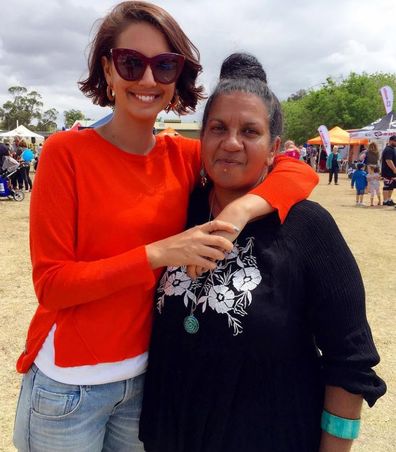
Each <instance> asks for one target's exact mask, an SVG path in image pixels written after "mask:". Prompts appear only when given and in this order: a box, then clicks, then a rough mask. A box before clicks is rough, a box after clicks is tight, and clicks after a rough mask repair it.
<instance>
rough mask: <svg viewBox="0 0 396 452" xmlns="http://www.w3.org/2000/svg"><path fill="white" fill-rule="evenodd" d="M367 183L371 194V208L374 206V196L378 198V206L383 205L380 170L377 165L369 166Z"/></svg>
mask: <svg viewBox="0 0 396 452" xmlns="http://www.w3.org/2000/svg"><path fill="white" fill-rule="evenodd" d="M367 168H368V174H367V183H368V188H369V192H370V206H374V196H377V199H378V205H379V206H380V205H381V190H380V180H381V176H380V174H379V168H378V166H376V165H368V166H367Z"/></svg>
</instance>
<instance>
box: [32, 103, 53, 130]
mask: <svg viewBox="0 0 396 452" xmlns="http://www.w3.org/2000/svg"><path fill="white" fill-rule="evenodd" d="M58 115H59V112H58V110H56V109H55V108H50V109H49V110H46V111H45V112H44V113H43V114H42V116H41V118H40V120H39V121H38V123H37V125H36V127H35V129H36V130H37V131H41V132H53V131H55V130H56V128H57V124H56V119H57V117H58Z"/></svg>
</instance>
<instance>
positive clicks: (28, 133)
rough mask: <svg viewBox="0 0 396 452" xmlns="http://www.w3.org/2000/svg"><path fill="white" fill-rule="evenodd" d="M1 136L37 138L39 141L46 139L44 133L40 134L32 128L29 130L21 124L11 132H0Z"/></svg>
mask: <svg viewBox="0 0 396 452" xmlns="http://www.w3.org/2000/svg"><path fill="white" fill-rule="evenodd" d="M0 137H1V138H6V137H8V138H12V137H21V138H35V139H37V140H39V141H44V137H43V135H39V134H38V133H36V132H33V131H32V130H29V129H28V128H27V127H25V126H23V125H20V126H18V127H16V128H15V129H13V130H10V131H9V132H3V133H0Z"/></svg>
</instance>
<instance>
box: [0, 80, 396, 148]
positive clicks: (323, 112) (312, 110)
mask: <svg viewBox="0 0 396 452" xmlns="http://www.w3.org/2000/svg"><path fill="white" fill-rule="evenodd" d="M384 85H388V86H390V87H391V88H392V89H393V90H394V92H395V93H396V74H393V73H374V74H367V73H363V74H356V73H354V72H352V73H350V74H349V76H348V77H347V78H346V79H343V80H341V81H336V80H334V78H332V77H328V78H327V79H326V81H325V82H324V83H322V84H321V86H320V88H317V89H313V88H311V89H308V90H305V89H300V90H298V91H297V92H296V93H294V94H292V95H291V96H290V97H289V98H288V99H287V100H285V101H283V102H282V108H283V113H284V118H285V129H284V138H285V139H292V140H294V141H295V142H297V143H304V142H305V141H306V140H307V139H309V138H312V137H313V136H316V135H317V134H318V132H317V129H318V127H319V125H321V124H325V125H326V126H327V127H328V128H329V129H330V128H332V127H334V126H336V125H337V126H339V127H341V128H343V129H359V128H361V127H364V126H366V125H367V124H369V123H371V122H373V121H374V120H376V119H378V118H380V117H382V116H383V115H384V114H385V110H384V107H383V103H382V99H381V95H380V93H379V89H380V88H381V87H382V86H384ZM8 92H9V94H10V95H11V97H12V99H11V100H8V101H7V102H5V103H4V104H3V106H2V107H0V120H1V121H0V128H1V129H3V130H10V129H13V128H15V127H16V124H17V121H18V123H19V124H23V125H25V126H26V127H28V128H30V129H32V130H36V131H42V132H46V131H47V132H53V131H55V130H56V129H57V123H56V120H57V118H58V116H59V112H58V111H57V110H56V109H55V108H51V109H49V110H45V111H43V102H42V96H41V95H40V93H38V92H37V91H30V92H29V91H28V90H27V88H25V87H23V86H12V87H10V88H8ZM63 116H64V123H65V126H66V128H69V127H71V126H72V125H73V123H74V122H75V121H76V120H82V119H87V118H86V117H85V115H84V114H83V113H82V112H81V111H80V110H74V109H71V110H66V111H64V112H63Z"/></svg>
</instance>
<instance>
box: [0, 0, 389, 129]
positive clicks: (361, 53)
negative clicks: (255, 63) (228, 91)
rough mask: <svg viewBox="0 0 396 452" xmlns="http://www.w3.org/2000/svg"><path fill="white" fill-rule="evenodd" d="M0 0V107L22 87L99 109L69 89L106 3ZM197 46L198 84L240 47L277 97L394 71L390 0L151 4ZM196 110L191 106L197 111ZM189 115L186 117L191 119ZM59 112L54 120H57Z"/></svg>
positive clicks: (168, 0) (59, 104)
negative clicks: (1, 0) (351, 75)
mask: <svg viewBox="0 0 396 452" xmlns="http://www.w3.org/2000/svg"><path fill="white" fill-rule="evenodd" d="M4 3H5V4H4V5H2V19H3V20H2V32H1V37H0V105H1V104H3V103H4V102H5V101H6V100H7V99H8V95H7V88H8V87H10V86H12V85H22V86H26V87H27V88H28V89H29V90H33V89H34V90H37V91H38V92H40V93H41V94H42V96H43V100H44V103H45V108H51V107H55V108H56V109H57V110H58V111H59V112H60V114H61V115H62V113H63V111H64V110H67V109H70V108H76V109H80V110H82V111H83V112H84V113H85V114H86V115H87V116H89V117H91V118H94V119H98V118H100V117H102V116H104V115H105V114H107V112H108V110H107V109H106V110H105V111H104V110H103V109H101V108H100V107H96V106H93V105H92V103H91V102H90V100H88V99H86V98H85V97H84V96H83V95H82V94H81V93H80V92H79V90H78V87H77V82H78V80H80V79H81V78H82V77H83V76H84V74H85V73H86V49H87V45H88V43H89V40H90V38H91V36H90V33H91V29H92V25H93V23H94V22H95V20H96V19H98V18H100V17H103V16H104V15H105V14H106V12H108V10H109V9H110V8H111V7H112V6H113V5H114V4H115V3H116V2H113V1H107V0H96V1H94V0H84V2H81V0H62V1H60V0H41V1H40V2H39V3H37V2H31V1H30V0H14V1H12V2H4ZM155 3H157V4H159V5H161V6H163V7H164V8H165V9H167V10H168V11H169V12H170V13H171V14H172V15H173V16H174V17H175V18H176V20H177V21H178V22H179V23H180V25H181V26H182V28H183V29H184V31H185V32H186V34H187V35H188V36H189V37H190V39H191V40H192V41H193V42H194V43H195V44H196V45H197V47H198V48H199V50H200V52H201V59H202V64H203V66H204V74H203V75H202V77H201V80H202V82H203V83H204V85H205V87H206V88H207V90H210V89H211V88H213V86H214V85H215V83H216V80H217V76H218V71H219V68H220V64H221V62H222V60H223V59H224V58H225V57H226V56H227V55H228V54H230V53H231V52H234V51H238V50H244V51H248V52H251V53H253V54H254V55H256V56H257V57H258V58H259V60H260V61H261V62H262V64H263V66H264V68H265V70H266V71H267V75H268V80H269V83H270V85H271V86H272V88H273V90H274V91H275V92H276V93H277V94H278V96H279V97H280V98H281V99H283V98H286V97H287V96H289V95H290V94H292V93H293V92H296V91H297V90H298V89H301V88H305V89H306V88H309V87H312V86H316V85H319V84H320V83H322V82H323V81H324V80H325V79H326V77H328V76H333V77H335V78H338V77H340V76H347V75H348V74H349V73H350V72H351V71H354V72H358V73H360V72H362V71H366V72H369V73H370V72H371V73H372V72H378V71H382V72H396V58H395V51H394V39H393V38H392V36H393V34H394V31H393V30H394V17H395V13H396V2H395V1H394V0H378V1H376V2H372V1H368V0H363V1H358V0H333V1H332V2H329V1H319V2H318V1H314V0H301V1H298V2H296V1H292V0H282V1H275V0H271V1H270V0H246V1H244V2H241V1H240V0H218V1H216V2H214V1H213V0H159V1H157V2H155ZM201 108H202V107H200V108H199V110H201ZM197 117H198V116H195V119H196V118H197ZM61 119H62V118H60V123H61Z"/></svg>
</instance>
